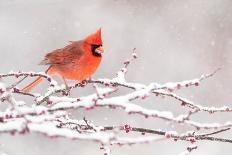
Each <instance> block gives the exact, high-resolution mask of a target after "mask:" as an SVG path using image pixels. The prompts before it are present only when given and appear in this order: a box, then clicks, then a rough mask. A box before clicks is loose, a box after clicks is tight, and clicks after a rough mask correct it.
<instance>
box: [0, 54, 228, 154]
mask: <svg viewBox="0 0 232 155" xmlns="http://www.w3.org/2000/svg"><path fill="white" fill-rule="evenodd" d="M136 58H137V55H136V53H135V50H133V53H132V56H131V58H130V59H128V60H126V61H125V62H124V65H123V67H122V68H121V69H120V70H119V71H118V72H117V74H116V76H115V77H113V78H111V79H109V78H101V79H88V80H86V81H82V82H80V83H76V84H73V85H69V87H68V89H67V87H65V85H59V84H58V83H57V82H56V81H55V80H54V79H53V78H52V77H50V76H48V75H46V74H45V73H42V72H41V73H35V72H22V71H20V72H9V73H7V74H0V78H1V79H3V80H4V79H5V78H10V77H12V78H16V80H15V81H16V82H15V83H14V84H10V85H7V84H5V83H3V82H1V83H0V100H1V102H2V103H3V102H6V103H8V104H7V105H8V108H7V109H5V110H1V111H0V133H2V134H3V133H10V134H15V133H19V134H29V133H31V132H35V133H40V134H43V135H46V136H48V137H52V138H55V137H64V138H69V139H77V140H90V141H96V142H99V143H100V146H101V148H102V150H104V153H105V154H110V152H111V150H110V146H111V145H131V144H142V143H148V142H155V141H159V140H168V139H172V140H175V141H188V142H190V143H191V145H190V146H189V147H188V148H187V151H188V152H191V151H192V150H194V149H197V146H196V143H195V142H197V141H201V140H207V141H211V142H213V141H217V142H227V143H232V140H231V139H229V138H221V137H218V136H217V134H219V133H221V132H226V131H228V130H230V128H231V127H232V122H230V120H226V121H227V122H225V123H217V122H215V123H207V122H205V123H202V122H198V121H194V120H192V119H191V118H192V116H193V115H195V114H197V113H199V112H206V114H213V113H215V112H218V113H224V112H231V111H232V108H230V107H229V106H223V107H206V106H202V105H201V104H199V103H198V104H197V103H194V102H193V101H190V100H189V99H187V98H183V97H181V96H179V95H177V94H176V93H175V92H176V91H177V90H179V89H183V88H189V87H191V86H194V87H196V86H199V85H200V83H201V82H203V81H204V80H206V79H207V78H209V77H212V76H213V75H214V74H215V73H216V72H217V71H218V70H219V69H217V70H215V71H214V72H212V73H210V74H205V75H202V76H200V77H199V78H195V79H192V80H186V81H180V82H168V83H165V84H158V83H155V82H151V83H150V84H148V85H145V84H141V83H131V82H128V81H127V80H126V78H125V77H126V73H127V71H128V67H129V64H131V62H132V61H133V60H134V59H136ZM29 77H43V78H44V79H46V80H47V81H48V83H49V85H48V89H47V91H46V92H43V93H25V92H22V91H21V90H20V88H19V87H18V85H19V83H21V81H22V80H25V79H28V78H29ZM19 78H21V79H19ZM89 84H93V86H94V90H95V92H93V93H92V94H89V95H86V96H78V97H75V98H72V97H70V96H69V92H70V91H72V90H73V89H76V88H78V87H80V88H82V87H85V86H86V85H89ZM120 88H127V89H131V90H132V91H130V92H129V93H127V94H123V95H118V94H117V91H118V90H119V89H120ZM112 94H114V95H112ZM15 95H21V96H22V95H23V96H24V97H31V98H33V101H34V103H33V104H29V103H26V102H24V101H17V100H16V98H15ZM156 96H167V97H170V98H171V99H173V100H175V101H178V102H175V103H180V104H179V105H180V107H182V108H185V110H186V111H187V113H184V114H179V115H175V114H174V113H173V112H172V111H159V110H157V109H148V108H145V107H144V106H143V104H137V103H135V101H140V102H143V101H144V99H146V98H149V97H156ZM170 104H173V103H170ZM103 107H104V108H111V109H115V108H119V109H122V110H123V111H125V112H126V113H127V114H130V115H135V114H136V115H139V116H143V117H145V118H153V120H154V121H156V119H161V120H163V121H164V122H171V123H173V124H176V125H179V124H180V125H182V126H184V127H190V128H191V127H192V130H191V131H188V132H184V133H178V132H177V131H168V130H167V131H164V130H160V129H147V128H143V127H132V126H130V125H129V124H125V125H121V124H120V125H117V124H116V125H114V126H104V125H95V124H93V123H92V122H91V121H88V120H86V119H83V120H77V119H75V118H73V116H72V115H71V114H70V113H68V112H67V111H68V110H70V109H72V110H77V109H80V108H84V109H91V110H94V109H96V108H103ZM149 120H151V119H149ZM200 129H204V131H205V133H202V130H200ZM122 132H126V133H128V134H127V136H121V135H120V133H122ZM132 132H135V133H140V134H139V136H137V137H134V136H133V137H132V136H130V134H129V133H132Z"/></svg>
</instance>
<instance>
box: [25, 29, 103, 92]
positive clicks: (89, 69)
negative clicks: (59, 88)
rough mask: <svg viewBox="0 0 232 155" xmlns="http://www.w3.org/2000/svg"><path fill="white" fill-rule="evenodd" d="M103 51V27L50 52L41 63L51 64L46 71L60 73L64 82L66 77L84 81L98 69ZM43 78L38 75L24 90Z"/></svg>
mask: <svg viewBox="0 0 232 155" xmlns="http://www.w3.org/2000/svg"><path fill="white" fill-rule="evenodd" d="M103 52H104V49H103V47H102V39H101V29H99V30H97V31H96V32H95V33H93V34H90V35H89V36H87V37H86V38H85V39H83V40H79V41H71V42H70V44H69V45H67V46H65V47H64V48H60V49H56V50H54V51H52V52H50V53H48V54H47V55H46V56H45V58H44V60H42V61H41V62H40V65H49V68H48V69H47V70H46V73H47V74H48V75H50V76H53V75H58V76H60V77H61V78H63V80H64V82H65V80H66V79H67V80H77V81H83V80H85V79H87V78H89V77H90V76H91V75H92V74H93V73H94V72H95V71H96V69H97V68H98V66H99V64H100V62H101V59H102V53H103ZM42 80H43V78H42V77H38V78H37V79H36V80H35V81H33V82H32V83H30V84H29V85H27V86H26V87H25V88H23V89H22V91H23V92H30V91H31V90H32V89H33V88H34V87H35V86H37V85H38V84H39V83H40V82H42ZM65 84H66V82H65ZM66 86H67V85H66Z"/></svg>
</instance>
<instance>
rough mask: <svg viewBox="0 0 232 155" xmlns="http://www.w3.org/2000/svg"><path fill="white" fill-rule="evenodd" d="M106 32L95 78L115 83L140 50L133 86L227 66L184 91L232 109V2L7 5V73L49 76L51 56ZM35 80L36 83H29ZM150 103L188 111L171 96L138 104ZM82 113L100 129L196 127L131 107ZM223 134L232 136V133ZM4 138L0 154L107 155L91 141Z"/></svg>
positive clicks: (167, 144)
mask: <svg viewBox="0 0 232 155" xmlns="http://www.w3.org/2000/svg"><path fill="white" fill-rule="evenodd" d="M99 27H101V28H102V36H103V41H104V48H105V53H104V58H103V61H102V63H101V66H100V68H99V69H98V71H97V73H96V74H95V75H94V78H103V77H105V78H112V77H113V76H114V75H115V73H116V72H117V71H118V69H120V67H122V64H123V61H124V60H125V59H127V58H129V57H130V55H131V53H132V49H133V48H136V49H137V50H136V51H137V53H138V57H139V58H138V59H137V60H136V61H134V62H133V63H132V64H131V65H130V66H129V71H128V74H127V80H128V81H130V82H139V83H144V84H149V83H150V82H158V83H165V82H175V81H182V80H188V79H193V78H196V77H200V75H201V74H204V73H211V72H213V71H214V70H215V69H216V68H218V67H222V70H221V71H219V72H218V73H217V74H216V75H215V76H214V77H212V78H210V79H207V80H205V81H204V82H202V83H201V84H200V86H199V87H193V88H187V89H182V90H181V91H178V92H177V94H178V95H181V96H182V97H186V98H188V99H189V100H192V101H194V102H195V103H197V104H201V105H205V106H217V107H219V106H223V105H228V106H230V107H232V102H231V101H232V95H231V94H232V88H231V85H232V84H231V82H232V1H231V0H204V1H202V0H89V1H81V0H40V1H33V0H0V73H7V72H9V71H11V70H14V71H19V70H21V71H45V70H46V67H44V66H39V65H38V63H39V62H40V61H41V60H42V59H43V57H44V55H45V54H46V53H47V52H50V51H52V50H54V49H57V48H61V47H63V46H65V45H67V43H68V41H70V40H79V39H82V38H84V37H85V36H87V35H88V34H89V33H92V32H94V31H95V30H96V29H98V28H99ZM59 81H60V82H62V81H61V80H59ZM28 82H29V79H28V81H25V83H24V85H25V84H26V83H28ZM46 86H47V85H46V83H43V85H41V86H40V87H38V88H37V89H36V90H35V91H37V92H42V91H43V90H44V89H45V88H46ZM127 91H128V90H122V91H121V92H119V93H125V92H127ZM92 92H93V89H92V87H91V86H87V87H86V88H85V89H84V90H83V89H81V90H77V91H76V92H73V93H72V96H74V97H75V96H81V95H86V94H89V93H92ZM24 100H26V101H28V102H30V100H29V99H26V98H25V99H24ZM144 102H145V103H144ZM142 103H143V106H144V107H146V108H151V109H158V110H169V111H173V113H174V115H175V116H176V115H178V114H181V113H184V112H187V111H186V109H185V108H183V107H181V106H179V103H178V102H176V101H174V100H173V99H170V98H159V97H152V98H149V99H147V100H145V101H141V102H138V103H137V104H142ZM74 115H75V118H77V119H81V118H83V117H84V116H85V117H86V118H87V119H89V120H93V121H94V123H95V124H97V125H122V124H130V125H132V126H136V127H144V128H151V129H159V128H160V129H165V130H176V131H178V132H184V131H186V130H193V128H190V127H185V126H180V125H176V124H170V123H166V122H165V121H162V120H159V119H152V118H149V119H145V118H143V117H141V116H136V115H130V116H128V115H127V114H126V113H125V112H124V111H123V110H109V109H107V108H99V109H96V110H93V111H86V110H84V109H78V110H76V111H75V113H74ZM231 118H232V114H226V113H217V114H214V115H208V114H206V113H199V114H197V115H195V116H194V117H193V118H192V119H193V120H195V121H199V122H202V123H204V122H220V123H223V122H226V121H232V120H231ZM137 136H139V135H137ZM220 136H222V137H227V138H232V136H231V131H229V132H226V133H224V134H220ZM0 139H1V140H0V151H2V152H6V153H9V154H12V155H31V154H35V155H39V154H44V155H49V154H57V155H63V154H70V155H74V154H79V155H82V154H83V155H86V154H87V155H88V154H94V155H101V154H102V151H101V150H100V149H99V147H100V146H99V144H97V143H94V142H88V141H72V140H69V139H63V138H59V139H49V138H47V137H44V136H41V135H39V134H30V135H26V136H22V135H15V136H11V135H7V134H6V135H0ZM188 145H189V143H185V142H173V141H171V140H163V141H158V142H154V143H150V144H144V145H133V146H123V147H118V146H115V147H112V154H113V155H118V154H120V155H124V154H133V155H140V154H146V155H150V154H178V153H180V152H182V151H184V150H185V149H186V147H187V146H188ZM197 145H198V149H197V150H194V151H193V152H192V154H193V155H199V154H211V155H217V154H223V155H229V154H231V151H232V147H231V144H226V143H216V142H214V143H213V142H197ZM167 148H168V149H167Z"/></svg>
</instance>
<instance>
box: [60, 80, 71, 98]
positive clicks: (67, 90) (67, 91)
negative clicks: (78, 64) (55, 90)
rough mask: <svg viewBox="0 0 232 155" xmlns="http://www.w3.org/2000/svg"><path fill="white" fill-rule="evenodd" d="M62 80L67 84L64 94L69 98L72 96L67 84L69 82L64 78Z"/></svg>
mask: <svg viewBox="0 0 232 155" xmlns="http://www.w3.org/2000/svg"><path fill="white" fill-rule="evenodd" d="M62 79H63V81H64V84H65V92H64V93H65V94H64V95H66V96H69V95H70V89H69V87H68V84H67V82H66V80H65V78H64V77H62Z"/></svg>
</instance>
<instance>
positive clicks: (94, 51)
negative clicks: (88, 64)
mask: <svg viewBox="0 0 232 155" xmlns="http://www.w3.org/2000/svg"><path fill="white" fill-rule="evenodd" d="M100 46H102V45H97V44H91V51H92V53H93V55H94V56H101V54H99V53H97V52H96V49H97V48H98V47H100Z"/></svg>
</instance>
